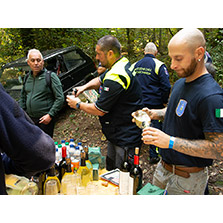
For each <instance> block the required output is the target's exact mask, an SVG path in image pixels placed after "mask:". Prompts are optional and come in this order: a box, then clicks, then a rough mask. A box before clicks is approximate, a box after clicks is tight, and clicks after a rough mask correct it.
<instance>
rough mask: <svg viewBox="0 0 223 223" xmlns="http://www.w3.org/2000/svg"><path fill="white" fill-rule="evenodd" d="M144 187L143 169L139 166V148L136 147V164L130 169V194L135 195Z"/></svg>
mask: <svg viewBox="0 0 223 223" xmlns="http://www.w3.org/2000/svg"><path fill="white" fill-rule="evenodd" d="M141 187H142V169H141V168H140V166H139V148H138V147H136V148H135V155H134V166H133V167H132V168H131V170H130V176H129V194H130V195H133V194H134V195H135V194H136V193H137V191H139V190H140V189H141Z"/></svg>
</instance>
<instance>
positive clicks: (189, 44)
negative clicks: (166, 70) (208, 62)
mask: <svg viewBox="0 0 223 223" xmlns="http://www.w3.org/2000/svg"><path fill="white" fill-rule="evenodd" d="M168 51H169V56H170V58H171V69H173V70H175V71H176V72H177V74H178V76H179V77H186V79H187V81H188V82H189V81H192V80H194V79H196V78H197V77H199V76H201V75H203V74H204V73H206V72H207V70H206V68H205V66H204V53H205V39H204V35H203V33H202V32H201V31H200V30H198V29H182V30H180V31H179V32H178V33H177V34H176V35H175V36H174V37H173V38H172V39H171V40H170V42H169V44H168Z"/></svg>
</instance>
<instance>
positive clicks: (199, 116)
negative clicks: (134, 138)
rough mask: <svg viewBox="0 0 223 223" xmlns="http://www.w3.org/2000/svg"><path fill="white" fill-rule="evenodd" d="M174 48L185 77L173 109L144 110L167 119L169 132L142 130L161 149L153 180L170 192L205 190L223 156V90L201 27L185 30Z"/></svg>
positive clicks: (171, 53)
mask: <svg viewBox="0 0 223 223" xmlns="http://www.w3.org/2000/svg"><path fill="white" fill-rule="evenodd" d="M168 50H169V56H170V58H171V69H173V70H174V71H176V73H177V75H178V76H179V77H180V79H179V80H178V81H176V83H175V84H174V86H173V89H172V94H171V97H170V100H169V103H168V107H167V108H165V109H162V110H149V109H147V108H145V109H144V110H145V111H146V112H147V114H148V115H149V116H150V117H151V118H152V119H158V120H159V119H164V125H163V131H161V130H158V129H156V128H152V127H149V128H146V129H144V131H143V134H142V135H143V137H142V139H143V141H144V143H145V144H152V145H155V146H157V147H159V148H161V149H160V154H161V157H162V159H161V161H160V162H159V163H158V165H157V168H156V170H155V173H154V176H153V184H154V185H156V186H158V187H160V188H163V189H166V190H167V193H168V194H179V195H180V194H181V195H182V194H185V195H187V194H188V195H189V194H197V195H198V194H204V191H205V187H206V185H207V181H208V172H207V167H208V166H211V165H212V162H213V159H221V158H222V157H223V90H222V88H221V87H220V86H219V85H218V84H217V83H216V81H215V80H214V79H213V78H212V76H211V75H210V74H209V73H208V72H207V70H206V68H205V64H204V54H205V39H204V36H203V34H202V32H201V31H200V30H198V29H182V30H180V31H179V32H178V33H177V34H176V35H175V36H174V37H173V38H172V39H171V40H170V42H169V44H168Z"/></svg>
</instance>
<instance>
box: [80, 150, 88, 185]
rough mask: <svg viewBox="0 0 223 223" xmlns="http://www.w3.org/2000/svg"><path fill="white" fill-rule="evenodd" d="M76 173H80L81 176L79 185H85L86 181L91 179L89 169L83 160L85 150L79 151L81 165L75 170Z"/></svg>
mask: <svg viewBox="0 0 223 223" xmlns="http://www.w3.org/2000/svg"><path fill="white" fill-rule="evenodd" d="M77 174H78V175H80V178H81V186H83V187H86V186H87V185H88V183H89V182H90V181H91V174H90V171H89V169H88V168H87V166H86V161H85V152H84V151H82V152H81V165H80V167H79V169H78V170H77Z"/></svg>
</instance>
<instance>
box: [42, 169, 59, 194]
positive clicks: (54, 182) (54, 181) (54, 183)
mask: <svg viewBox="0 0 223 223" xmlns="http://www.w3.org/2000/svg"><path fill="white" fill-rule="evenodd" d="M59 191H60V181H59V179H58V177H57V176H56V174H55V165H53V166H52V167H51V168H50V169H49V172H48V174H47V178H46V181H45V183H44V186H43V193H44V194H46V195H56V194H58V193H59Z"/></svg>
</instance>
